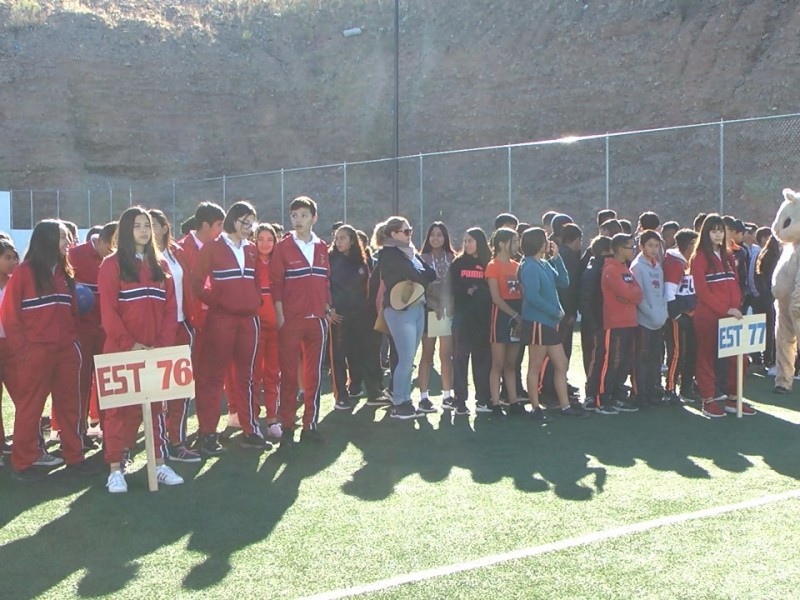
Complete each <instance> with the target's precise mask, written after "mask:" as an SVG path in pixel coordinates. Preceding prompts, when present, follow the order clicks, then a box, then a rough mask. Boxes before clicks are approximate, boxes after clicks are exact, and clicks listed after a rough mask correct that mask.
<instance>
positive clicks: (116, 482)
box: [106, 471, 128, 494]
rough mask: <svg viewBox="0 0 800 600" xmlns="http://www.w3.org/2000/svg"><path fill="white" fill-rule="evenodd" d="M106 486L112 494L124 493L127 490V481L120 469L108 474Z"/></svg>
mask: <svg viewBox="0 0 800 600" xmlns="http://www.w3.org/2000/svg"><path fill="white" fill-rule="evenodd" d="M106 487H107V488H108V491H109V492H110V493H112V494H124V493H125V492H127V491H128V482H127V481H125V475H123V474H122V471H113V472H112V473H111V474H110V475H109V476H108V481H107V482H106Z"/></svg>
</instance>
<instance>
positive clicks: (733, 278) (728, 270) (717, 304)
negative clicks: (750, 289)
mask: <svg viewBox="0 0 800 600" xmlns="http://www.w3.org/2000/svg"><path fill="white" fill-rule="evenodd" d="M690 271H691V274H692V279H693V281H694V290H695V294H696V295H697V308H696V309H695V319H703V318H708V317H716V318H721V317H727V316H728V311H729V310H730V309H731V308H740V307H741V305H742V295H741V292H740V290H739V281H738V278H737V275H736V267H735V264H734V259H733V257H732V256H731V254H730V253H728V263H727V264H726V265H723V264H722V261H721V260H720V259H719V258H717V256H716V255H714V256H713V257H712V260H711V261H709V260H708V257H707V256H706V254H705V252H702V251H700V252H698V253H697V254H695V255H694V256H693V257H692V263H691V267H690Z"/></svg>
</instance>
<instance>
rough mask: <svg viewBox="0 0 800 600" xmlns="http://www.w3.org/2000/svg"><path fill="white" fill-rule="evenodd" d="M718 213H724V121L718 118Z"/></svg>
mask: <svg viewBox="0 0 800 600" xmlns="http://www.w3.org/2000/svg"><path fill="white" fill-rule="evenodd" d="M719 214H721V215H724V214H725V122H724V121H723V120H722V119H720V120H719Z"/></svg>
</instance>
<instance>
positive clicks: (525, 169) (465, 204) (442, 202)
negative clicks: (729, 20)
mask: <svg viewBox="0 0 800 600" xmlns="http://www.w3.org/2000/svg"><path fill="white" fill-rule="evenodd" d="M798 139H800V114H791V115H779V116H771V117H760V118H752V119H739V120H733V121H720V122H716V123H702V124H697V125H685V126H679V127H668V128H659V129H649V130H641V131H634V132H621V133H609V134H604V135H596V136H587V137H574V138H564V139H560V140H548V141H542V142H531V143H525V144H511V145H505V146H494V147H488V148H470V149H467V150H457V151H449V152H432V153H426V154H419V155H414V156H403V157H400V158H398V159H397V171H398V182H399V183H398V188H399V207H400V213H401V214H403V215H405V216H407V217H408V218H409V219H410V220H411V221H412V223H414V224H416V226H417V231H418V233H419V235H423V232H424V229H425V227H426V226H427V225H428V224H430V223H431V222H432V221H435V220H442V221H444V222H445V223H447V224H448V226H449V227H450V229H451V231H452V232H453V235H454V236H455V237H456V238H458V237H459V236H460V232H462V231H464V230H465V229H466V228H468V227H470V226H473V225H480V226H482V227H484V228H485V229H491V226H492V221H493V219H494V216H495V215H496V214H497V213H500V212H506V211H508V212H513V213H515V214H516V215H517V216H518V217H519V218H520V219H521V220H522V221H525V222H529V223H538V222H540V218H541V215H542V213H543V212H545V211H546V210H551V209H552V210H558V211H561V212H565V213H568V214H570V215H571V216H572V217H573V218H574V219H575V221H576V222H577V223H579V224H580V225H582V226H583V227H584V228H585V230H586V231H587V232H589V233H590V234H591V233H593V232H594V230H595V226H594V215H595V213H596V211H597V210H599V209H600V208H606V207H611V208H614V209H616V210H617V212H618V213H619V215H620V216H621V217H624V218H628V219H631V220H635V219H636V218H637V217H638V215H639V214H640V213H641V212H642V211H644V210H654V211H656V212H657V213H659V215H660V216H661V217H662V220H664V221H666V220H677V221H679V222H680V223H682V224H686V225H689V224H691V221H692V219H693V218H694V216H695V215H696V214H697V213H698V212H700V211H702V212H711V211H719V212H722V213H725V214H734V215H736V216H737V217H740V218H742V219H744V220H747V221H755V222H757V223H759V224H769V223H771V221H772V217H773V215H774V213H775V209H776V208H777V206H778V204H779V202H780V198H781V196H780V192H781V190H782V189H783V188H784V187H794V186H797V185H800V182H798V181H797V173H798V172H800V171H799V170H798V167H800V156H799V155H798V153H797V152H796V151H795V148H794V144H795V143H796V141H797V140H798ZM394 172H395V159H393V158H388V159H379V160H370V161H361V162H353V163H338V164H329V165H321V166H311V167H298V168H286V169H281V170H276V171H269V172H265V173H254V174H244V175H233V176H222V177H216V178H209V179H198V180H186V181H183V180H172V181H159V182H137V183H131V184H129V185H127V186H119V185H114V184H111V183H109V184H107V185H105V186H103V187H92V188H90V189H82V190H77V189H62V190H13V191H12V223H13V227H14V228H15V229H29V228H32V227H33V225H34V224H35V223H36V222H37V221H39V220H41V219H43V218H48V217H53V216H55V217H58V218H63V219H66V220H70V221H73V222H75V223H77V224H78V225H79V226H80V227H82V228H84V227H88V226H90V225H93V224H102V223H105V222H107V221H109V220H112V219H115V218H117V217H118V216H119V213H120V212H122V210H124V208H126V207H128V206H130V205H133V204H141V205H144V206H148V207H156V208H160V209H161V210H163V211H164V212H165V214H167V215H168V216H170V217H171V220H172V222H173V223H174V224H176V225H178V224H179V223H180V222H181V221H183V220H185V219H186V218H188V217H190V216H191V215H192V214H193V213H194V209H195V207H196V205H197V203H198V202H200V201H202V200H211V201H214V202H217V203H219V204H220V205H222V206H223V207H227V206H230V204H231V203H232V202H234V201H235V200H236V199H239V198H246V199H248V200H250V201H252V202H253V203H254V205H255V207H256V209H257V210H258V214H259V218H261V219H263V220H266V221H271V222H278V223H283V224H286V221H287V207H288V205H289V203H290V202H291V200H292V199H293V198H295V197H296V196H299V195H307V196H311V197H312V198H314V199H316V200H317V201H318V202H319V203H320V218H319V225H318V227H317V229H318V231H319V232H320V233H321V234H322V235H323V237H325V236H326V235H327V233H328V231H329V230H330V227H331V225H332V224H333V223H334V222H336V221H346V222H348V223H352V224H354V225H356V226H357V227H360V228H363V229H365V230H367V231H369V230H371V228H372V226H373V225H374V224H375V223H376V222H378V221H380V220H383V219H385V218H386V217H387V216H389V215H390V214H391V212H392V206H393V198H394V176H395V173H394Z"/></svg>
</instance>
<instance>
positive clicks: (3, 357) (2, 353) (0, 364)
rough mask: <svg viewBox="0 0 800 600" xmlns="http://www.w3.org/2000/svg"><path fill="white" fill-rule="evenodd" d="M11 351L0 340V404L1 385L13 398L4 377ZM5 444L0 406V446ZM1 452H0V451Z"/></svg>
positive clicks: (6, 341)
mask: <svg viewBox="0 0 800 600" xmlns="http://www.w3.org/2000/svg"><path fill="white" fill-rule="evenodd" d="M11 359H12V355H11V349H10V348H9V347H8V340H7V339H6V338H0V403H1V402H2V399H3V385H4V384H5V386H6V389H7V390H8V395H9V396H12V397H13V394H12V392H11V390H10V389H9V388H8V377H7V376H6V372H7V371H8V369H9V367H10V364H11ZM5 443H6V432H5V426H4V425H3V407H2V404H0V446H2V445H4V444H5ZM0 452H2V450H0Z"/></svg>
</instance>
